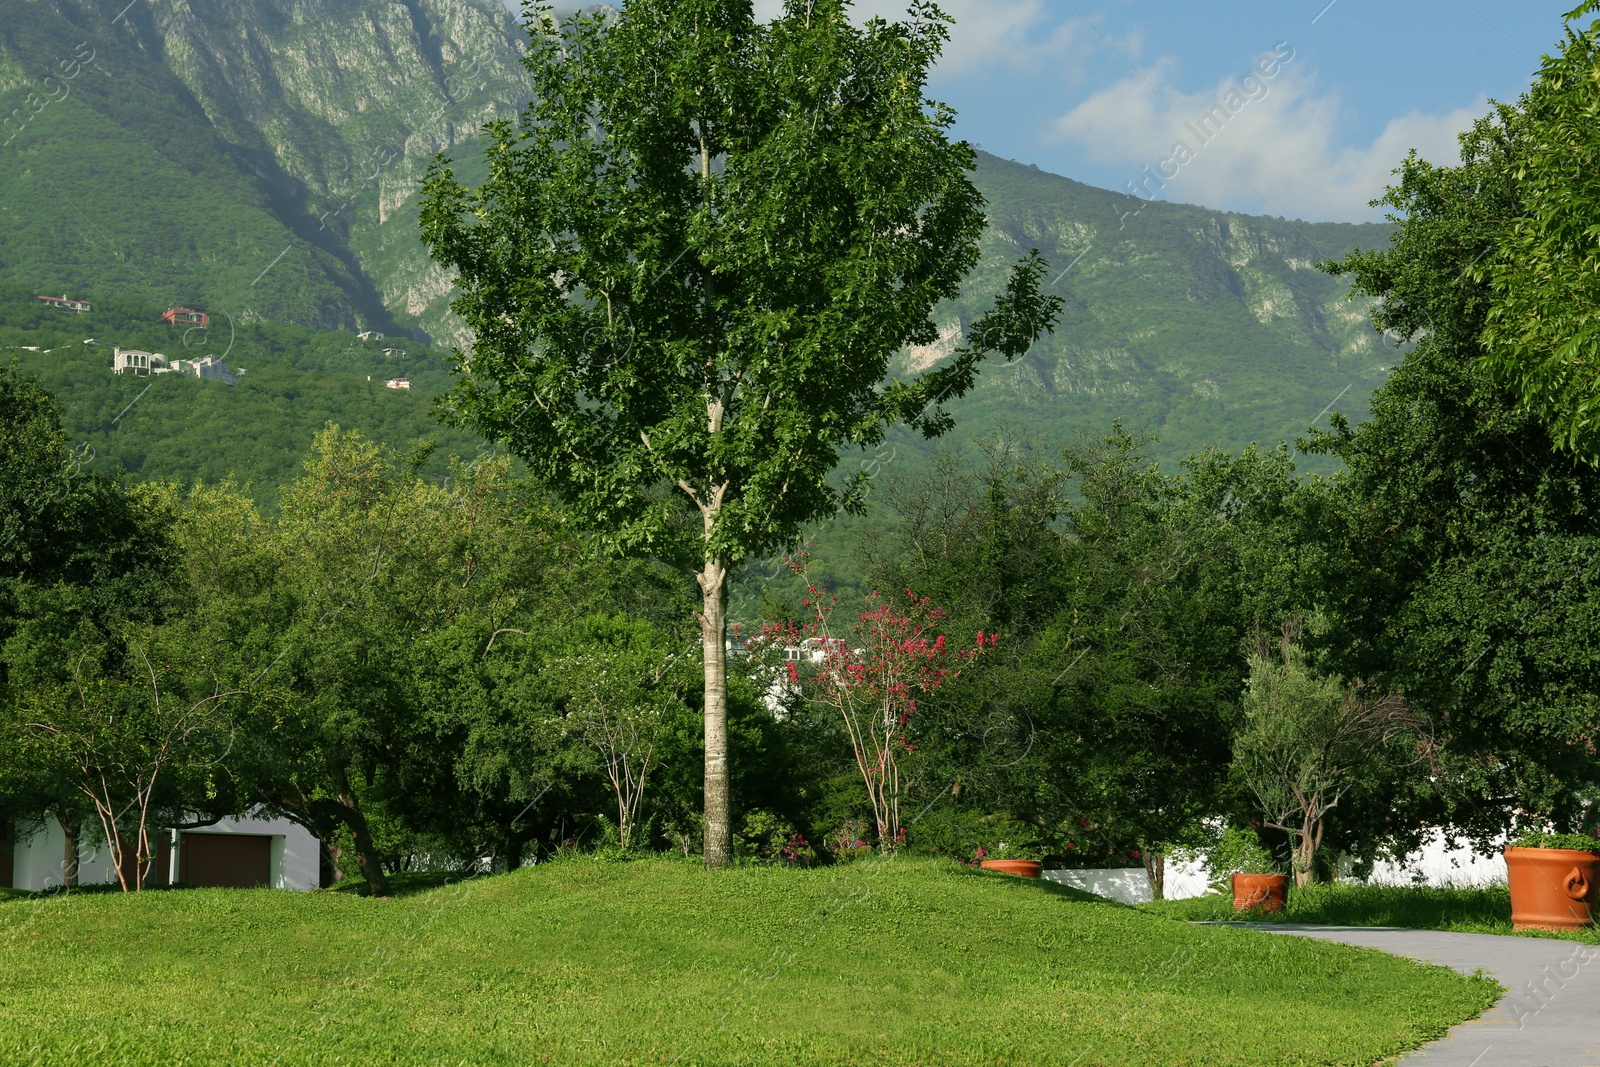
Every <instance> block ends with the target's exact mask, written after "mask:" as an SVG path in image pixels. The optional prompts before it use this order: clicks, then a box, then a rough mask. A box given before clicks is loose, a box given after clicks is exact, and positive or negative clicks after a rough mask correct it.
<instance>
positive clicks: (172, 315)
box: [161, 308, 211, 326]
mask: <svg viewBox="0 0 1600 1067" xmlns="http://www.w3.org/2000/svg"><path fill="white" fill-rule="evenodd" d="M161 321H162V322H170V323H172V325H174V326H177V325H180V324H182V325H188V326H210V325H211V316H210V315H207V314H206V313H205V312H204V311H196V310H194V308H168V309H167V313H166V314H165V315H162V316H161Z"/></svg>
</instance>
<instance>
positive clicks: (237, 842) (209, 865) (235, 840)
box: [178, 834, 272, 889]
mask: <svg viewBox="0 0 1600 1067" xmlns="http://www.w3.org/2000/svg"><path fill="white" fill-rule="evenodd" d="M271 876H272V838H270V837H258V836H256V835H254V834H184V835H183V846H182V848H181V849H180V850H179V852H178V880H179V881H181V882H184V883H186V884H188V885H210V886H226V887H228V888H230V889H249V888H251V887H252V886H258V885H266V884H267V881H268V879H269V878H271Z"/></svg>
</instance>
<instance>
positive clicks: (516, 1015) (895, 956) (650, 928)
mask: <svg viewBox="0 0 1600 1067" xmlns="http://www.w3.org/2000/svg"><path fill="white" fill-rule="evenodd" d="M0 959H3V960H4V966H3V968H0V1061H3V1062H6V1063H52V1064H53V1063H62V1064H64V1063H74V1064H76V1063H85V1062H116V1063H131V1064H152V1065H154V1064H163V1065H165V1064H181V1063H188V1064H200V1063H206V1064H212V1063H251V1064H267V1063H278V1064H284V1065H299V1064H335V1063H360V1064H378V1063H382V1064H413V1063H415V1064H422V1063H451V1064H455V1063H470V1064H483V1063H507V1064H511V1063H515V1064H526V1063H535V1064H542V1063H551V1064H646V1063H676V1064H683V1065H689V1064H750V1065H756V1064H774V1063H805V1064H867V1063H872V1064H936V1063H937V1064H999V1063H1029V1064H1049V1063H1059V1064H1068V1063H1075V1064H1078V1065H1080V1067H1089V1065H1096V1064H1152V1065H1155V1064H1160V1065H1167V1064H1230V1065H1233V1064H1275V1065H1276V1064H1313V1063H1315V1064H1335V1063H1339V1064H1345V1063H1348V1064H1368V1063H1373V1062H1375V1061H1378V1060H1382V1059H1383V1058H1385V1057H1387V1056H1391V1055H1394V1054H1395V1053H1398V1052H1400V1051H1402V1050H1404V1049H1407V1048H1410V1047H1414V1046H1416V1045H1418V1044H1420V1043H1422V1042H1423V1041H1425V1040H1427V1039H1429V1038H1432V1037H1436V1036H1438V1035H1440V1034H1442V1033H1443V1032H1444V1031H1445V1030H1446V1029H1447V1028H1448V1027H1449V1026H1450V1025H1452V1024H1453V1023H1456V1022H1459V1021H1461V1020H1462V1019H1464V1018H1467V1017H1469V1016H1472V1015H1474V1014H1476V1013H1478V1012H1480V1011H1481V1010H1483V1009H1484V1008H1485V1007H1486V1006H1487V1005H1489V1004H1490V1003H1492V1002H1493V1001H1494V999H1495V998H1496V996H1497V990H1496V988H1495V987H1494V985H1493V984H1492V983H1491V982H1488V981H1487V980H1484V979H1469V978H1464V977H1462V976H1460V975H1458V974H1455V973H1454V972H1451V971H1448V970H1445V969H1442V968H1434V967H1423V966H1420V965H1417V964H1413V963H1410V962H1407V961H1404V960H1400V959H1397V958H1395V957H1392V956H1388V955H1385V954H1383V953H1379V952H1374V951H1370V950H1363V949H1353V948H1348V947H1345V946H1341V945H1334V944H1327V943H1322V942H1311V941H1304V940H1301V939H1298V938H1283V937H1276V936H1271V935H1265V934H1256V933H1251V932H1248V931H1240V930H1236V929H1231V928H1225V927H1206V926H1192V925H1188V924H1185V923H1179V922H1172V921H1168V920H1166V919H1164V918H1161V917H1159V916H1154V915H1150V914H1146V913H1142V912H1140V911H1137V910H1134V909H1131V908H1127V907H1123V906H1120V905H1117V904H1112V903H1109V902H1104V901H1098V900H1093V899H1089V898H1087V897H1085V896H1084V895H1083V894H1078V893H1075V892H1073V891H1071V890H1067V889H1063V888H1061V887H1056V886H1051V885H1049V884H1041V883H1039V882H1035V881H1031V880H1025V879H1017V878H1010V877H1007V876H1004V875H997V874H993V873H989V872H978V871H974V870H971V869H968V868H963V867H960V866H957V865H954V864H945V863H934V862H914V861H888V862H871V861H869V862H864V863H859V864H855V865H851V866H844V867H836V868H829V869H820V870H784V869H773V868H740V869H735V870H730V871H722V872H715V873H708V872H706V871H704V870H701V869H700V868H699V867H698V866H697V865H694V864H690V863H685V862H681V861H671V860H645V861H636V862H631V863H602V862H598V861H593V860H587V859H576V860H570V861H566V862H562V863H559V864H554V865H544V866H540V867H537V868H533V869H526V870H522V871H518V872H516V873H515V874H511V875H503V876H499V877H494V878H482V879H476V880H468V881H465V882H461V883H457V884H453V885H447V886H443V887H440V888H437V889H432V890H428V891H424V892H420V893H417V894H416V895H411V896H403V897H398V898H395V899H391V900H378V899H372V898H366V897H361V896H355V895H351V894H346V893H312V894H294V893H285V892H277V891H271V890H250V891H228V890H172V891H167V892H154V893H146V894H143V895H139V896H124V895H121V894H95V895H89V894H69V895H65V896H57V897H53V898H45V899H15V898H13V899H10V900H5V901H0ZM1290 1015H1292V1017H1293V1020H1294V1022H1293V1025H1285V1024H1284V1020H1285V1018H1286V1016H1290Z"/></svg>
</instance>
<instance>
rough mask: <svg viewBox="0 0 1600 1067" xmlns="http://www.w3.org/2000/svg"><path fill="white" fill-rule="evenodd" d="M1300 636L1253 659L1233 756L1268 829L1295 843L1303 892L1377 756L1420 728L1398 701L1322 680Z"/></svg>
mask: <svg viewBox="0 0 1600 1067" xmlns="http://www.w3.org/2000/svg"><path fill="white" fill-rule="evenodd" d="M1299 636H1300V628H1299V623H1298V620H1295V621H1291V622H1288V623H1285V624H1284V626H1283V631H1282V635H1281V638H1280V640H1279V643H1278V647H1277V649H1276V650H1273V649H1271V648H1269V647H1258V648H1257V649H1256V650H1255V652H1254V653H1253V654H1252V655H1251V657H1250V678H1249V682H1248V683H1247V684H1248V688H1247V689H1246V691H1245V695H1244V725H1243V727H1242V728H1241V729H1240V730H1239V731H1238V733H1237V734H1235V736H1234V743H1233V752H1234V766H1235V768H1236V769H1237V771H1238V773H1240V774H1241V775H1242V776H1243V778H1244V780H1245V782H1246V783H1247V784H1248V786H1249V788H1250V790H1251V791H1252V792H1253V793H1254V794H1255V796H1256V799H1257V800H1258V801H1259V802H1260V805H1261V812H1262V814H1263V815H1264V816H1265V823H1266V825H1267V826H1270V827H1272V828H1274V829H1277V830H1282V831H1284V832H1285V833H1287V834H1289V835H1290V837H1291V838H1292V839H1293V841H1294V874H1295V884H1296V885H1301V886H1304V885H1306V884H1308V883H1309V882H1310V881H1311V878H1312V874H1313V870H1314V864H1315V862H1316V856H1317V849H1318V848H1319V847H1320V846H1321V845H1322V838H1323V832H1324V830H1325V828H1326V820H1327V818H1328V814H1329V813H1330V812H1332V811H1333V809H1334V808H1336V807H1338V805H1339V801H1340V800H1342V799H1343V798H1344V796H1345V795H1346V794H1347V793H1348V792H1349V791H1350V789H1351V788H1352V787H1354V786H1355V785H1356V784H1357V783H1358V782H1359V781H1360V779H1361V776H1362V773H1363V772H1364V771H1365V770H1367V769H1368V768H1369V767H1370V766H1371V764H1372V762H1373V760H1374V758H1375V757H1376V755H1377V754H1378V752H1379V751H1380V750H1381V749H1382V748H1384V747H1385V746H1387V745H1388V744H1389V743H1390V742H1391V741H1394V740H1395V739H1396V738H1398V737H1401V736H1405V735H1408V734H1412V733H1413V732H1414V731H1415V726H1416V722H1415V718H1414V716H1413V715H1412V714H1411V712H1410V710H1409V709H1408V708H1407V707H1406V704H1405V702H1404V701H1403V700H1402V699H1401V698H1400V697H1398V696H1393V695H1388V696H1379V697H1374V698H1369V697H1367V696H1366V695H1365V694H1364V693H1363V692H1362V687H1361V686H1360V685H1359V684H1357V685H1348V684H1346V683H1345V682H1344V681H1343V680H1342V679H1340V678H1339V677H1337V676H1335V675H1327V674H1321V673H1319V672H1317V671H1316V670H1315V669H1314V668H1313V667H1312V666H1311V664H1310V663H1309V662H1308V661H1307V657H1306V654H1305V652H1304V651H1303V650H1302V649H1301V647H1300V645H1299Z"/></svg>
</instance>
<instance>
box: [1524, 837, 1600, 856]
mask: <svg viewBox="0 0 1600 1067" xmlns="http://www.w3.org/2000/svg"><path fill="white" fill-rule="evenodd" d="M1511 847H1512V848H1570V849H1576V850H1577V851H1579V852H1600V837H1595V836H1592V835H1587V834H1546V833H1537V834H1523V835H1522V836H1521V837H1519V838H1517V839H1516V840H1515V841H1513V842H1511Z"/></svg>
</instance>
